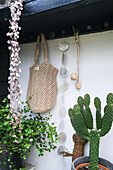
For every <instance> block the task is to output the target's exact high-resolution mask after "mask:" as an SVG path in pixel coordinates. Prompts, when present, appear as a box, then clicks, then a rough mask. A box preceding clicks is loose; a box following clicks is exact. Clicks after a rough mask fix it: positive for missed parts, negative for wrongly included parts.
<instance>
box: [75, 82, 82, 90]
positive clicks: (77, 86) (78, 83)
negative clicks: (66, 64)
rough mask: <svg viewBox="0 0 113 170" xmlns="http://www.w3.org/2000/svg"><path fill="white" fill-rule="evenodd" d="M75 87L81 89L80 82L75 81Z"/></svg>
mask: <svg viewBox="0 0 113 170" xmlns="http://www.w3.org/2000/svg"><path fill="white" fill-rule="evenodd" d="M75 87H76V88H77V89H78V90H79V89H81V83H80V82H76V83H75Z"/></svg>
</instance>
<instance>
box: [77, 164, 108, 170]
mask: <svg viewBox="0 0 113 170" xmlns="http://www.w3.org/2000/svg"><path fill="white" fill-rule="evenodd" d="M86 165H89V163H83V164H80V165H78V166H77V167H76V170H78V169H79V168H82V167H83V166H86ZM98 167H100V168H103V169H105V170H109V169H108V168H106V167H105V166H102V165H99V164H98Z"/></svg>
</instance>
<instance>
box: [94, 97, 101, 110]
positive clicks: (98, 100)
mask: <svg viewBox="0 0 113 170" xmlns="http://www.w3.org/2000/svg"><path fill="white" fill-rule="evenodd" d="M94 105H95V107H96V109H97V110H101V101H100V99H99V98H98V97H95V99H94Z"/></svg>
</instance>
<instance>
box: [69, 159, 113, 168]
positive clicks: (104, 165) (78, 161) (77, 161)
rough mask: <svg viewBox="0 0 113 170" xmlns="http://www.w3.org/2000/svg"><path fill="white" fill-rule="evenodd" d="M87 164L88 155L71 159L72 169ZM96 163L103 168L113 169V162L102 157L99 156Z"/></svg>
mask: <svg viewBox="0 0 113 170" xmlns="http://www.w3.org/2000/svg"><path fill="white" fill-rule="evenodd" d="M88 164H89V156H82V157H79V158H77V159H75V160H74V161H73V163H72V170H78V168H80V167H82V166H84V165H88ZM98 164H99V167H102V168H104V169H105V170H113V164H112V163H110V162H109V161H107V160H105V159H103V158H99V162H98Z"/></svg>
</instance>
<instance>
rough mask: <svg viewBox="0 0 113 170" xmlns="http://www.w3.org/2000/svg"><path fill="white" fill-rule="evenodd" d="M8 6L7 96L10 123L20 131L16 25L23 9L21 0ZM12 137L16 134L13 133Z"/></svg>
mask: <svg viewBox="0 0 113 170" xmlns="http://www.w3.org/2000/svg"><path fill="white" fill-rule="evenodd" d="M9 8H10V13H11V19H10V20H9V23H10V26H9V32H8V33H7V36H8V37H9V40H8V41H7V43H8V45H9V47H8V49H9V51H10V68H9V70H10V76H9V77H8V83H9V85H10V87H9V88H8V91H9V94H8V98H9V99H10V104H9V107H10V112H11V113H12V116H11V117H12V119H11V122H10V123H12V125H13V129H14V131H15V129H16V125H18V126H19V131H20V133H21V113H20V105H21V100H20V97H21V94H22V91H21V89H20V88H21V86H20V82H19V77H20V72H21V69H20V68H19V65H20V63H21V61H20V57H19V51H20V47H19V43H18V38H19V31H20V30H21V27H20V26H19V25H18V22H19V20H20V16H21V13H22V10H23V0H10V1H9ZM8 118H9V117H8ZM14 137H16V136H15V135H14ZM15 142H16V143H17V142H18V141H17V139H15Z"/></svg>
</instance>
